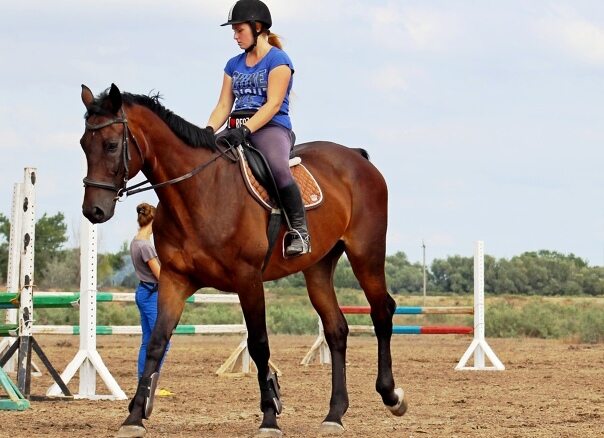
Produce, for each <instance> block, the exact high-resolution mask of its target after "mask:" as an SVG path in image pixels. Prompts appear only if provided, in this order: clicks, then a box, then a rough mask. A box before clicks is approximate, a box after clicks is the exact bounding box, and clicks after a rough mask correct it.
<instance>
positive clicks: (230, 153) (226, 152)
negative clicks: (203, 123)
mask: <svg viewBox="0 0 604 438" xmlns="http://www.w3.org/2000/svg"><path fill="white" fill-rule="evenodd" d="M121 112H122V116H121V117H118V118H115V119H111V120H108V121H106V122H104V123H99V124H98V125H92V124H90V123H88V121H86V129H89V130H91V131H98V130H99V129H103V128H106V127H107V126H111V125H114V124H116V123H121V124H123V125H124V132H123V136H122V163H123V166H124V171H125V173H124V179H123V183H122V185H121V187H117V186H116V185H114V184H112V183H107V182H103V181H94V180H91V179H89V178H84V180H83V181H84V187H96V188H99V189H104V190H110V191H112V192H115V193H116V196H115V198H114V201H120V200H122V199H123V198H124V197H128V196H131V195H134V194H137V193H141V192H146V191H147V190H153V189H158V188H161V187H165V186H169V185H172V184H177V183H179V182H181V181H184V180H186V179H189V178H191V177H192V176H194V175H197V174H198V173H199V172H201V171H202V170H204V169H205V168H206V167H208V166H209V165H210V164H212V163H213V162H214V161H216V160H217V159H218V158H220V157H224V158H225V159H227V160H229V161H231V162H233V163H235V162H237V161H239V155H238V154H237V152H236V150H235V147H234V146H233V145H232V144H230V143H229V142H228V140H226V139H221V141H217V142H216V147H217V151H215V152H214V154H216V155H215V156H213V157H212V158H210V159H209V160H208V161H206V162H205V163H202V164H200V165H199V166H197V167H195V168H194V169H192V170H191V171H189V172H187V173H185V174H184V175H181V176H179V177H176V178H172V179H170V180H168V181H163V182H160V183H157V184H151V182H150V181H149V180H148V179H146V180H145V181H142V182H139V183H137V184H134V185H133V186H130V187H128V175H129V169H128V163H129V162H130V159H131V156H130V148H129V146H128V138H129V137H132V140H133V142H134V144H135V145H136V149H137V150H138V153H139V155H140V157H141V160H142V162H143V164H144V162H145V157H144V155H143V152H142V150H141V148H140V146H139V144H138V142H137V141H136V137H134V135H133V134H132V131H130V128H129V127H128V119H127V118H126V113H125V112H124V109H123V108H122V110H121ZM221 143H226V145H227V146H228V147H226V148H225V149H222V148H221V147H220V145H221ZM141 167H142V165H141ZM146 184H150V185H149V186H147V187H143V186H144V185H146Z"/></svg>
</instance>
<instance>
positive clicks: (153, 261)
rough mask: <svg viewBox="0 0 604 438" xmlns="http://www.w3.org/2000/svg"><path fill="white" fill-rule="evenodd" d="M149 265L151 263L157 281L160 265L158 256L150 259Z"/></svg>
mask: <svg viewBox="0 0 604 438" xmlns="http://www.w3.org/2000/svg"><path fill="white" fill-rule="evenodd" d="M147 265H149V269H151V272H153V275H154V276H155V278H157V281H159V271H160V266H159V260H158V259H157V257H153V258H152V259H151V260H149V261H148V262H147Z"/></svg>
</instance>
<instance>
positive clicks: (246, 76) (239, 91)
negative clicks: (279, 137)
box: [224, 47, 294, 129]
mask: <svg viewBox="0 0 604 438" xmlns="http://www.w3.org/2000/svg"><path fill="white" fill-rule="evenodd" d="M245 57H246V53H245V52H244V53H242V54H241V55H237V56H235V57H233V58H231V59H229V61H228V62H227V64H226V67H225V68H224V72H225V73H226V74H227V75H229V76H230V77H231V78H232V79H233V87H232V89H233V94H234V95H235V108H234V111H238V110H245V109H248V110H249V109H254V110H257V109H258V108H260V107H261V106H262V105H264V104H265V103H266V99H267V94H266V90H267V88H268V75H269V73H270V72H271V71H272V70H273V69H274V68H276V67H279V66H280V65H287V66H288V67H289V68H290V69H291V71H292V77H291V78H290V80H289V85H288V86H287V92H286V93H285V98H284V99H283V103H282V104H281V108H280V109H279V112H278V113H277V114H276V115H275V116H274V117H273V118H272V119H271V122H274V123H277V124H279V125H281V126H284V127H286V128H287V129H292V122H291V119H290V118H289V92H290V90H291V88H292V82H293V73H294V66H293V64H292V62H291V60H290V59H289V56H287V53H285V52H284V51H283V50H281V49H278V48H277V47H271V49H270V50H269V51H268V53H267V54H266V55H265V56H264V58H262V59H261V60H260V61H258V63H257V64H256V65H255V66H253V67H248V66H247V65H245ZM269 123H270V122H269Z"/></svg>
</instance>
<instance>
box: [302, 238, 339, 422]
mask: <svg viewBox="0 0 604 438" xmlns="http://www.w3.org/2000/svg"><path fill="white" fill-rule="evenodd" d="M343 250H344V245H343V244H342V242H339V243H338V244H337V245H336V246H335V247H334V248H333V249H332V250H331V252H330V253H329V254H327V255H326V256H325V257H324V258H323V259H322V260H320V261H319V262H318V263H317V264H315V265H314V266H311V267H310V268H308V269H306V270H305V271H304V277H305V279H306V288H307V289H308V295H309V297H310V300H311V302H312V305H313V306H314V308H315V309H316V311H317V313H318V314H319V317H320V318H321V322H322V323H323V330H324V332H325V340H326V341H327V344H328V345H329V351H330V352H331V367H332V368H331V399H330V401H329V413H328V414H327V417H325V420H323V424H322V425H321V431H322V432H324V433H330V434H338V433H342V432H343V431H344V427H343V425H342V417H343V415H344V413H345V412H346V410H347V409H348V391H347V389H346V341H347V337H348V324H347V323H346V318H344V315H343V314H342V311H341V310H340V307H339V306H338V301H337V299H336V294H335V291H334V287H333V272H334V270H335V267H336V263H337V261H338V259H339V258H340V256H341V255H342V252H343Z"/></svg>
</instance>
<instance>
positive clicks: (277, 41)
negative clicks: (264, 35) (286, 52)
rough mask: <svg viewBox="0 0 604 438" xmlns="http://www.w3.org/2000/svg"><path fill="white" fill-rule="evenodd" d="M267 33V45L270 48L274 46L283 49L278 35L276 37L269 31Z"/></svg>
mask: <svg viewBox="0 0 604 438" xmlns="http://www.w3.org/2000/svg"><path fill="white" fill-rule="evenodd" d="M267 32H268V43H269V44H270V45H271V46H274V47H276V48H278V49H283V44H281V37H280V36H279V35H277V34H276V33H272V32H271V31H267Z"/></svg>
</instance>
